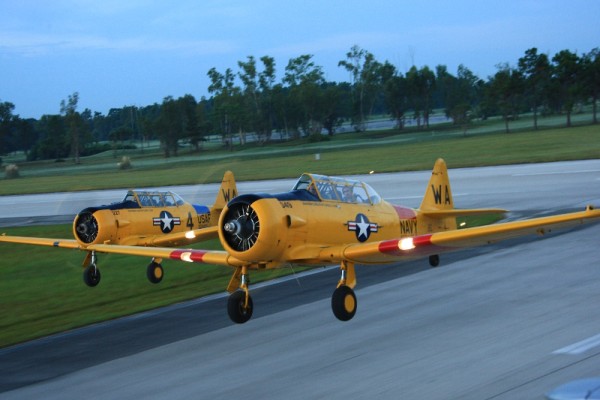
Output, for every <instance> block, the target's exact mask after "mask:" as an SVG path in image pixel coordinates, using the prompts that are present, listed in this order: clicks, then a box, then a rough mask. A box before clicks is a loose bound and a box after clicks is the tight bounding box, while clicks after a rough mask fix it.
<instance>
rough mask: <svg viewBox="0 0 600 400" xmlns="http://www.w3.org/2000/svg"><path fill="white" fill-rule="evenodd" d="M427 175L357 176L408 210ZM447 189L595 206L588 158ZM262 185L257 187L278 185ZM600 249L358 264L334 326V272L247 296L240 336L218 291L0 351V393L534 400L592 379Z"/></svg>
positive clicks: (536, 204) (516, 169)
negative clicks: (348, 312) (348, 313)
mask: <svg viewBox="0 0 600 400" xmlns="http://www.w3.org/2000/svg"><path fill="white" fill-rule="evenodd" d="M429 174H430V173H429V172H418V173H407V174H385V175H372V176H369V177H367V178H368V179H369V182H370V183H371V184H372V185H373V186H374V187H375V188H376V189H377V190H378V191H379V192H380V193H381V194H382V195H383V196H384V197H386V198H392V200H393V201H396V202H402V203H405V204H408V205H410V206H416V205H418V203H419V202H420V196H422V193H423V192H424V189H425V184H426V182H427V179H428V176H429ZM450 179H451V183H452V188H453V192H454V195H455V204H456V206H457V207H463V208H466V207H475V206H476V207H487V206H490V207H492V206H493V207H496V206H498V207H506V208H509V209H511V210H514V211H515V212H514V213H511V214H510V218H521V217H523V216H525V215H530V214H535V215H539V214H541V213H542V212H543V210H549V211H551V212H563V211H571V210H573V209H575V208H576V209H581V208H582V207H583V206H584V205H585V204H587V203H592V204H596V205H599V206H600V161H588V162H574V163H556V164H546V165H528V166H511V167H498V168H485V169H462V170H450ZM277 182H280V181H276V182H275V183H277ZM275 183H272V182H269V183H259V184H256V186H261V185H264V187H265V190H264V191H267V189H268V188H267V186H271V187H273V190H274V191H278V190H285V189H288V188H289V186H291V185H290V184H289V182H282V184H283V185H285V187H284V188H282V189H279V188H276V184H275ZM244 185H245V184H244ZM251 188H252V185H249V186H248V187H247V188H246V187H244V192H248V191H250V190H251ZM261 190H262V189H261ZM240 192H242V190H240ZM184 197H185V196H184ZM211 197H212V196H211ZM211 201H212V200H208V203H210V202H211ZM0 208H1V207H0ZM599 238H600V225H592V226H588V227H585V228H583V229H575V230H571V231H566V232H562V233H561V234H553V235H550V236H548V237H547V238H544V239H542V240H538V239H536V238H526V239H517V240H513V241H511V242H506V243H503V244H499V245H494V246H489V247H485V248H478V249H471V250H464V251H461V252H457V253H453V254H449V255H443V256H442V267H440V268H436V269H431V268H429V267H428V266H427V261H426V260H423V261H417V262H410V263H404V264H397V265H393V266H385V267H361V268H358V270H357V274H358V287H357V291H356V294H357V297H358V302H359V303H358V312H357V314H356V316H355V318H354V319H353V320H352V321H349V322H346V323H343V322H340V321H338V320H336V319H335V318H334V317H333V315H332V313H331V310H330V297H329V296H330V295H331V292H332V291H333V289H334V287H335V284H336V282H337V279H338V271H337V269H335V268H328V269H323V270H318V271H317V273H311V274H308V275H305V276H302V277H299V278H298V279H290V280H286V281H283V282H279V283H277V284H272V285H265V286H261V287H254V288H252V293H253V298H254V307H255V312H254V314H255V315H254V317H253V318H252V320H250V321H249V322H248V323H246V324H244V325H234V324H232V323H231V322H229V320H228V317H227V315H226V310H225V305H226V297H225V296H224V295H218V296H214V297H211V298H207V299H200V300H197V301H193V302H189V303H183V304H180V305H176V306H173V307H168V308H165V309H160V310H156V311H154V312H148V313H144V314H140V315H137V316H134V317H130V318H123V319H120V320H118V321H113V322H108V323H104V324H99V325H95V326H92V327H88V328H84V329H80V330H76V331H72V332H68V333H65V334H60V335H56V336H53V337H49V338H45V339H42V340H37V341H33V342H29V343H26V344H23V345H20V346H15V347H11V348H6V349H3V350H0V398H1V399H4V398H6V399H37V398H45V399H48V398H49V399H80V398H86V399H106V398H120V399H134V398H135V399H138V398H157V399H162V398H169V399H189V398H211V399H221V398H223V399H225V398H231V397H234V396H236V397H237V396H242V397H244V398H249V399H258V398H260V399H262V398H291V399H306V398H349V397H350V398H374V399H379V398H382V399H387V398H405V399H415V398H427V399H541V398H543V394H544V393H547V392H549V391H550V390H551V389H553V388H554V387H556V386H558V385H560V384H562V383H564V382H566V381H569V380H573V379H579V378H585V377H592V376H600V335H599V334H600V318H599V317H598V311H597V310H598V306H599V305H600V279H599V278H600V269H599V263H598V256H597V254H598V253H597V248H598V244H599V243H600V239H599ZM90 312H93V310H90Z"/></svg>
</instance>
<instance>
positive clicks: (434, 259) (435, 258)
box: [429, 254, 440, 268]
mask: <svg viewBox="0 0 600 400" xmlns="http://www.w3.org/2000/svg"><path fill="white" fill-rule="evenodd" d="M429 265H431V266H432V267H433V268H435V267H437V266H438V265H440V256H439V255H437V254H434V255H432V256H429Z"/></svg>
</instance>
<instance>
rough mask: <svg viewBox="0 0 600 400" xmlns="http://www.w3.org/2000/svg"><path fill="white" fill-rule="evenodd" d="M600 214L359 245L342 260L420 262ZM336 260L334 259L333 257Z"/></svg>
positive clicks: (583, 213) (346, 250) (588, 212)
mask: <svg viewBox="0 0 600 400" xmlns="http://www.w3.org/2000/svg"><path fill="white" fill-rule="evenodd" d="M597 219H600V210H594V209H593V207H591V206H588V207H587V208H586V210H585V211H580V212H574V213H569V214H561V215H554V216H549V217H541V218H533V219H528V220H523V221H513V222H505V223H500V224H493V225H485V226H479V227H474V228H467V229H461V230H453V231H446V232H438V233H432V234H427V235H419V236H414V237H405V238H398V239H392V240H384V241H381V242H375V243H367V244H355V245H350V246H347V247H345V248H342V249H339V250H340V251H339V256H338V257H339V258H341V259H343V260H347V261H352V262H356V263H364V264H369V263H386V262H393V261H394V260H404V259H410V258H419V257H424V256H428V255H433V254H438V253H443V252H448V251H452V250H458V249H461V248H467V247H476V246H482V245H486V244H492V243H496V242H499V241H502V240H507V239H513V238H516V237H520V236H525V235H536V234H537V235H545V234H546V233H550V232H552V231H553V230H555V229H564V228H570V227H576V226H579V225H582V224H584V223H586V222H597V221H594V220H597ZM324 252H325V254H324V256H326V255H327V253H329V254H330V257H329V259H331V260H332V261H333V259H335V258H338V257H335V256H334V254H333V253H332V249H326V250H325V251H324ZM332 256H333V257H332Z"/></svg>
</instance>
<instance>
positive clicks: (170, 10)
mask: <svg viewBox="0 0 600 400" xmlns="http://www.w3.org/2000/svg"><path fill="white" fill-rule="evenodd" d="M599 20H600V1H596V0H569V1H557V0H539V1H532V0H503V1H499V0H496V1H488V0H474V1H461V0H454V1H447V0H432V1H427V0H423V1H415V0H413V1H403V0H369V1H355V0H343V1H338V0H319V1H316V0H303V1H297V0H296V1H287V0H278V1H275V0H252V1H248V0H228V1H220V0H201V1H200V0H178V1H167V0H164V1H159V0H101V1H99V0H54V1H44V0H41V1H40V0H19V1H15V0H0V102H10V103H13V104H14V105H15V109H14V111H13V114H15V115H19V116H20V117H21V118H40V117H41V116H42V115H45V114H58V113H60V102H61V101H62V100H67V99H68V97H69V95H72V94H73V93H75V92H78V93H79V103H78V111H83V110H84V109H90V110H92V111H94V112H100V113H102V114H104V115H106V114H107V113H108V111H109V110H110V109H111V108H120V107H124V106H138V107H143V106H147V105H151V104H154V103H161V102H162V101H163V99H164V98H165V97H167V96H173V97H174V98H177V97H180V96H183V95H185V94H191V95H193V96H194V97H195V98H196V99H197V100H200V99H201V98H202V97H203V96H205V97H210V94H209V93H208V86H209V79H208V76H207V72H208V71H209V70H210V69H211V68H213V67H214V68H216V69H217V70H218V71H219V72H221V73H223V72H224V71H225V70H226V69H227V68H231V69H232V70H233V71H234V72H238V71H239V68H238V65H237V62H238V61H246V60H247V57H248V56H254V57H255V58H256V59H257V60H258V59H259V58H260V57H262V56H264V55H267V56H271V57H273V58H275V62H276V70H277V73H278V78H279V80H280V79H281V77H283V74H284V71H285V66H286V65H287V63H288V61H289V60H290V59H291V58H295V57H298V56H300V55H303V54H311V55H313V61H314V62H315V63H316V64H317V65H319V66H321V67H322V68H323V71H324V72H325V78H326V80H328V81H337V82H341V81H347V82H350V81H351V78H350V76H349V73H348V72H347V71H346V70H345V69H344V68H342V67H339V66H338V62H339V61H340V60H345V59H346V53H348V52H349V51H350V48H351V47H352V46H354V45H358V46H359V47H360V48H362V49H364V50H366V51H369V52H371V53H372V54H373V55H374V56H375V59H376V60H377V61H379V62H384V61H389V62H390V63H392V64H394V65H395V66H396V68H397V69H398V70H399V71H400V72H402V73H405V72H406V71H407V70H408V69H409V68H410V67H411V66H413V65H415V66H417V67H418V68H421V67H423V66H428V67H430V68H431V69H434V68H435V66H437V65H446V66H447V68H448V71H449V72H450V73H453V74H456V71H457V68H458V66H459V65H460V64H463V65H464V66H466V67H467V68H469V69H470V70H471V71H473V72H474V73H475V74H476V75H477V76H479V77H480V78H483V79H487V77H489V76H491V75H493V74H494V73H495V72H496V70H497V65H499V64H502V63H508V64H509V65H511V66H516V65H517V62H518V59H519V58H520V57H522V56H523V55H524V53H525V51H526V50H527V49H530V48H532V47H536V48H537V49H538V51H539V52H542V53H547V54H548V55H549V56H550V57H552V56H553V55H554V54H556V53H557V52H559V51H561V50H565V49H567V50H570V51H573V52H577V54H579V55H581V54H583V53H587V52H589V51H590V50H592V49H593V48H595V47H600V23H599V22H598V21H599ZM259 70H260V62H259Z"/></svg>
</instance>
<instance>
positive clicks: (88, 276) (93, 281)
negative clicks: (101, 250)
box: [83, 264, 100, 287]
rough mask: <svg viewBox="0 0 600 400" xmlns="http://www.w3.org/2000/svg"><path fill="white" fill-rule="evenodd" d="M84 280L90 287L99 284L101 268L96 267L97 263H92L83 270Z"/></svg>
mask: <svg viewBox="0 0 600 400" xmlns="http://www.w3.org/2000/svg"><path fill="white" fill-rule="evenodd" d="M83 282H85V284H86V285H88V286H89V287H94V286H98V284H99V283H100V270H99V269H98V268H97V267H96V264H90V265H88V266H87V267H86V268H85V270H83Z"/></svg>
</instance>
